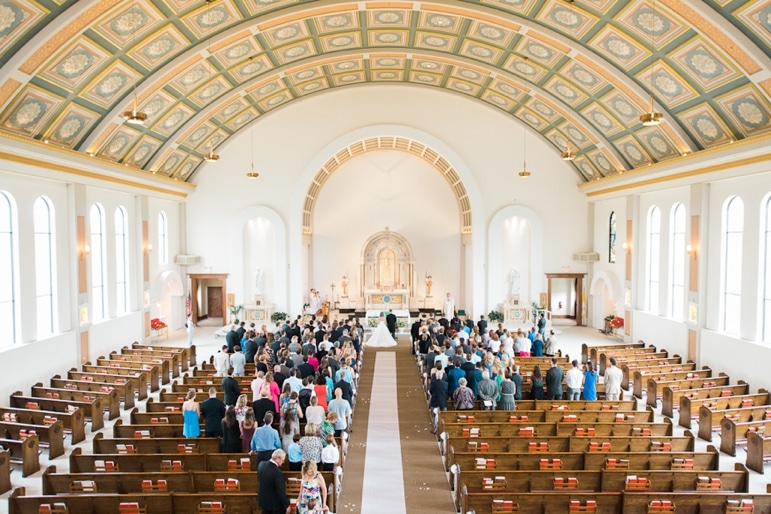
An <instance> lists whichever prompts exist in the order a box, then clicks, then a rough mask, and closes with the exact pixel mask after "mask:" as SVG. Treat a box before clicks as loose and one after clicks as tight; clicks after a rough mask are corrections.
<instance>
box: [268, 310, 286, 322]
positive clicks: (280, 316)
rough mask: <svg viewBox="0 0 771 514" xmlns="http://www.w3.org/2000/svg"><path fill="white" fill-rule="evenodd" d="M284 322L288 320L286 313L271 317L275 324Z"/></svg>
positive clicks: (277, 313)
mask: <svg viewBox="0 0 771 514" xmlns="http://www.w3.org/2000/svg"><path fill="white" fill-rule="evenodd" d="M284 320H286V312H274V313H273V314H271V315H270V321H272V322H273V323H275V322H277V321H284Z"/></svg>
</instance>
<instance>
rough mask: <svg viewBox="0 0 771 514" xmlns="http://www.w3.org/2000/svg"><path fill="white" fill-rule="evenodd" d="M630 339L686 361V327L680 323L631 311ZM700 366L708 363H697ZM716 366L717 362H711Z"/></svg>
mask: <svg viewBox="0 0 771 514" xmlns="http://www.w3.org/2000/svg"><path fill="white" fill-rule="evenodd" d="M632 339H633V340H634V341H635V342H636V341H640V340H642V341H645V345H646V346H648V345H651V344H652V345H654V346H655V347H656V348H661V349H664V350H667V351H668V352H669V355H675V354H677V355H679V356H680V357H682V358H683V362H685V360H686V359H688V327H687V326H686V325H685V324H684V323H681V322H678V321H674V320H671V319H667V318H663V317H661V316H656V315H653V314H651V313H649V312H644V311H638V310H635V311H632ZM699 362H700V364H708V363H709V362H704V361H699ZM712 362H713V366H718V365H719V364H718V362H719V361H712Z"/></svg>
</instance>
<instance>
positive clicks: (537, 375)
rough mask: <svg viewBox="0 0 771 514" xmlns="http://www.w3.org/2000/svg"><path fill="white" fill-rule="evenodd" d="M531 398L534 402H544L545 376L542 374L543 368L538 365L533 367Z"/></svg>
mask: <svg viewBox="0 0 771 514" xmlns="http://www.w3.org/2000/svg"><path fill="white" fill-rule="evenodd" d="M530 379H531V381H532V382H531V384H530V398H531V399H533V400H543V399H544V394H543V375H542V374H541V366H539V365H538V364H536V365H535V366H533V375H532V376H531V377H530Z"/></svg>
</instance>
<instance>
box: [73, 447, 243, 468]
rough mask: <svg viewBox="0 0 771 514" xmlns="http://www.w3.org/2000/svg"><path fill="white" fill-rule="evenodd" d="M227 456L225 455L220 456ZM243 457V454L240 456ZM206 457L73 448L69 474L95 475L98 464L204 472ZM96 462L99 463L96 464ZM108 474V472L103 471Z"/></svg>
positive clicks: (186, 454)
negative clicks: (94, 452)
mask: <svg viewBox="0 0 771 514" xmlns="http://www.w3.org/2000/svg"><path fill="white" fill-rule="evenodd" d="M220 455H227V454H220ZM240 455H243V454H240ZM206 459H207V455H205V454H203V453H176V452H175V453H156V454H122V453H113V454H107V453H105V454H98V455H83V453H82V450H81V448H75V449H73V450H72V453H70V472H71V473H95V472H97V467H98V464H101V463H104V465H105V467H106V468H109V465H108V463H109V462H112V463H113V464H114V469H115V471H120V472H123V471H134V472H156V471H205V470H206V462H207V460H206ZM97 461H101V463H100V462H97ZM174 461H177V462H180V463H181V465H182V469H175V468H174V466H172V468H171V469H168V470H167V469H165V467H166V462H170V463H173V462H174ZM105 472H109V471H105Z"/></svg>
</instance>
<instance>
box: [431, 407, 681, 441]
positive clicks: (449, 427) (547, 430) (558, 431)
mask: <svg viewBox="0 0 771 514" xmlns="http://www.w3.org/2000/svg"><path fill="white" fill-rule="evenodd" d="M638 412H642V411H638ZM441 428H442V430H441V431H442V432H446V433H447V434H448V436H450V437H464V435H465V436H466V437H491V436H511V437H533V436H535V437H542V436H558V435H560V436H569V435H576V434H580V433H582V432H583V433H586V434H588V433H590V432H591V431H593V432H592V433H593V434H594V435H596V436H597V437H601V436H610V435H615V436H631V435H635V433H636V432H640V431H642V432H643V433H645V431H647V434H646V435H649V436H662V435H667V436H668V435H672V422H671V421H669V420H668V419H664V422H663V423H656V422H651V423H647V422H636V421H635V422H630V421H621V422H615V423H581V422H561V421H560V422H557V423H531V422H526V423H488V424H486V425H485V424H470V423H445V424H444V426H443V427H441ZM473 428H479V430H472V429H473ZM526 428H532V432H527V431H526V430H520V429H526ZM464 429H465V430H464ZM635 429H637V430H635ZM464 432H465V434H464ZM474 434H476V435H474Z"/></svg>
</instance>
